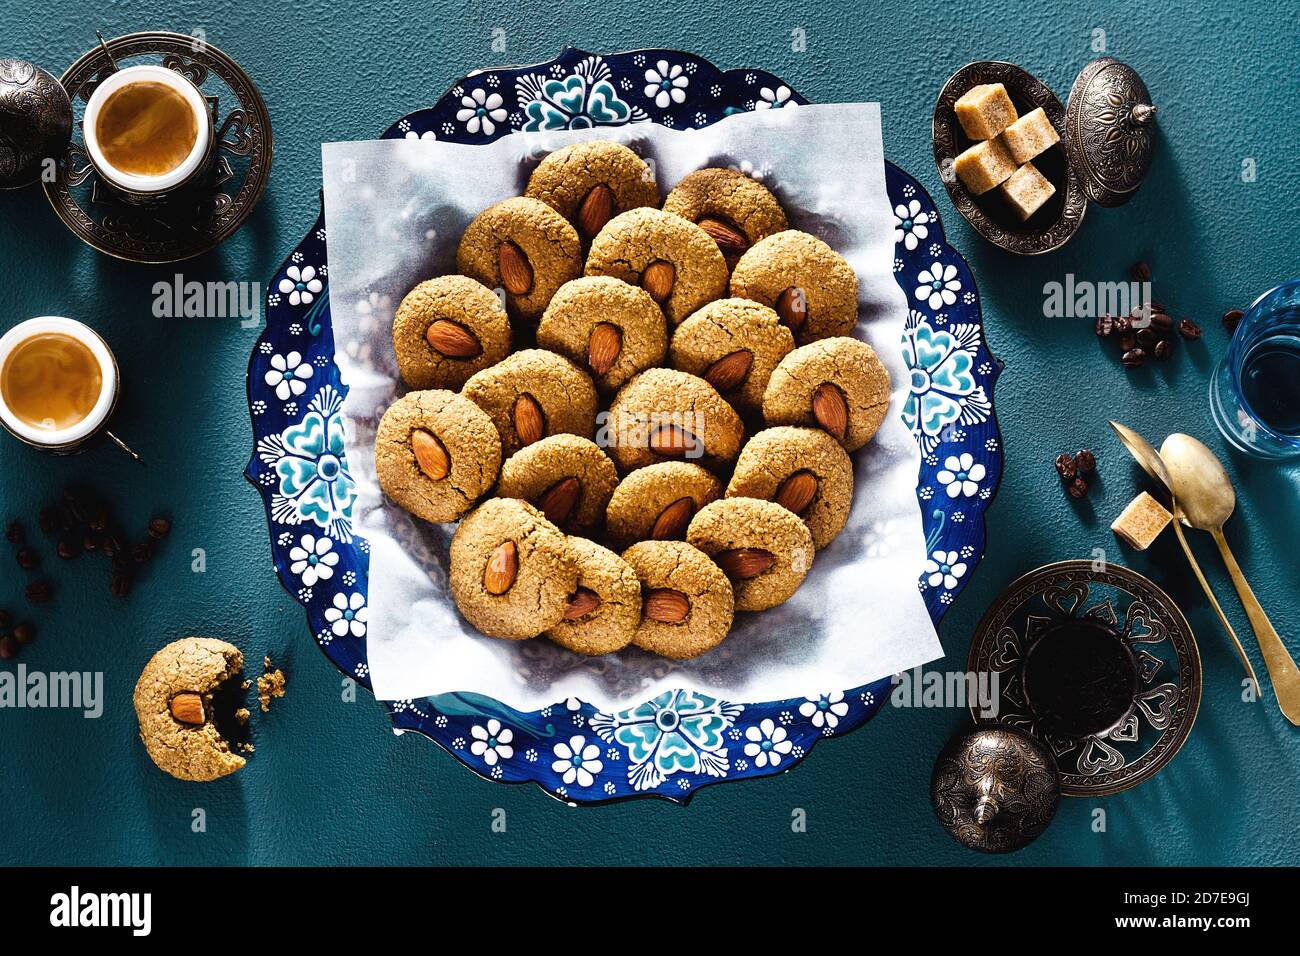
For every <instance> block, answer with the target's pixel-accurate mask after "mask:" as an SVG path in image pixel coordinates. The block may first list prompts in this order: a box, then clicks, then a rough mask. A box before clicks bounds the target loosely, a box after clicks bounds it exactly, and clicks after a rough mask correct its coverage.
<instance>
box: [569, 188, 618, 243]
mask: <svg viewBox="0 0 1300 956" xmlns="http://www.w3.org/2000/svg"><path fill="white" fill-rule="evenodd" d="M616 206H617V203H616V202H615V199H614V191H613V190H612V189H610V188H609V187H608V186H606V185H605V184H604V183H599V184H597V185H595V186H593V187H592V188H591V192H589V193H587V196H586V198H585V199H583V200H582V205H580V206H579V207H578V217H577V218H578V231H579V232H581V233H582V234H583V235H584V236H585V237H587V238H588V239H591V238H592V237H593V236H595V235H596V233H598V232H600V230H602V229H604V228H605V223H607V222H609V220H610V219H611V218H613V216H614V210H615V208H616Z"/></svg>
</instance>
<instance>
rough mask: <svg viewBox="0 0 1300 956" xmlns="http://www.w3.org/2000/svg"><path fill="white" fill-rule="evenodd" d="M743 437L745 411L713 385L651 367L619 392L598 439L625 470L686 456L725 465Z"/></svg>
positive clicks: (698, 460) (677, 372)
mask: <svg viewBox="0 0 1300 956" xmlns="http://www.w3.org/2000/svg"><path fill="white" fill-rule="evenodd" d="M744 437H745V426H744V424H743V423H742V422H741V420H740V416H739V415H737V414H736V412H735V409H733V408H732V407H731V406H730V405H728V404H727V403H726V402H725V401H724V400H723V398H722V396H721V395H719V394H718V392H717V389H715V388H714V387H713V386H712V385H710V384H709V383H708V382H706V381H704V379H702V378H698V377H696V376H694V375H688V374H687V373H686V372H679V371H677V370H676V369H670V368H652V369H647V370H646V371H644V372H642V373H641V374H640V375H637V376H636V377H635V378H633V379H632V381H630V382H628V383H627V384H626V385H624V386H623V388H622V389H621V390H620V391H619V393H618V394H617V395H615V396H614V401H613V402H612V403H611V404H610V406H609V419H608V421H607V422H606V423H605V424H604V425H603V426H602V427H601V431H600V432H599V433H598V434H597V438H596V441H597V443H598V444H600V445H602V446H603V447H605V448H608V449H609V452H610V454H611V455H613V456H614V460H615V461H616V462H618V466H619V467H620V468H622V469H623V471H624V472H625V473H626V472H629V471H632V470H634V469H636V468H641V467H644V466H645V465H653V464H654V463H655V462H657V461H668V460H682V459H684V460H686V461H695V462H697V463H698V464H702V465H705V466H708V467H711V468H720V467H725V466H726V465H727V464H728V463H729V462H732V461H734V460H735V458H736V455H737V453H738V452H739V451H740V444H741V441H742V440H743V439H744Z"/></svg>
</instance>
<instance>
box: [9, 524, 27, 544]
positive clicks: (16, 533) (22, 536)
mask: <svg viewBox="0 0 1300 956" xmlns="http://www.w3.org/2000/svg"><path fill="white" fill-rule="evenodd" d="M5 540H6V541H8V542H9V543H10V544H22V543H23V542H24V541H26V540H27V534H26V532H24V531H23V526H22V523H21V522H18V521H11V522H9V523H8V524H7V525H5Z"/></svg>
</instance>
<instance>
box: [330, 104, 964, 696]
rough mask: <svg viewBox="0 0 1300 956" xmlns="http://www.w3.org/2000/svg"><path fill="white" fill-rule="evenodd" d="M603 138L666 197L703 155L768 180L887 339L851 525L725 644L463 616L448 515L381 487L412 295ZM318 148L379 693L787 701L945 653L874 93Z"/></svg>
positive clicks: (875, 335) (741, 620)
mask: <svg viewBox="0 0 1300 956" xmlns="http://www.w3.org/2000/svg"><path fill="white" fill-rule="evenodd" d="M596 138H607V139H614V140H618V141H620V142H623V143H625V144H627V145H628V146H629V147H631V148H632V149H634V150H635V151H636V152H638V153H639V154H640V155H641V156H642V157H643V158H645V159H646V160H647V161H651V162H653V164H654V167H655V171H656V174H657V177H658V180H659V185H660V187H661V188H662V189H663V190H664V191H665V193H666V191H667V190H668V189H670V188H671V187H672V186H673V185H674V184H676V183H677V182H678V181H679V180H680V179H681V178H682V177H683V176H684V175H686V174H687V173H689V172H691V171H692V170H695V169H699V168H702V167H706V166H732V167H735V168H738V169H741V170H743V171H745V172H746V173H748V174H750V175H753V176H755V177H756V178H759V179H760V180H761V181H762V182H763V183H764V184H765V185H767V186H768V187H769V188H770V189H772V190H773V192H774V193H775V194H776V195H777V197H778V198H779V199H780V201H781V203H782V204H783V205H784V207H785V209H786V210H787V212H788V214H789V217H790V223H791V226H792V228H796V229H802V230H804V231H806V232H810V233H813V234H814V235H817V236H819V237H821V238H822V239H824V240H825V241H826V242H827V243H829V244H830V245H831V247H832V248H834V249H836V250H837V251H838V252H840V253H841V254H842V255H844V256H845V258H847V259H848V261H849V262H850V264H851V265H852V266H853V268H854V269H855V271H856V272H857V274H858V279H859V283H860V290H861V296H860V302H859V321H858V327H857V331H856V334H857V335H858V336H859V337H861V338H862V339H864V340H866V341H867V342H869V343H871V345H872V346H873V347H874V348H875V349H876V351H877V353H879V355H880V357H881V359H882V360H883V361H884V363H885V365H886V367H887V368H888V369H889V372H890V375H891V376H892V380H893V384H894V398H893V403H892V405H891V408H890V414H889V415H888V416H887V418H886V419H885V424H884V426H883V427H882V428H881V429H880V432H879V433H878V434H877V435H876V437H875V439H874V440H873V441H872V442H871V443H869V444H868V445H867V447H866V448H864V449H863V450H862V451H860V452H859V453H858V454H857V455H856V456H855V459H856V460H855V473H856V476H857V486H856V492H855V494H854V501H853V509H852V512H851V515H850V518H849V522H848V526H847V527H846V528H845V530H844V532H843V533H842V534H841V535H840V536H839V537H838V538H837V539H836V540H835V541H834V542H833V543H832V544H831V545H830V546H829V547H827V548H825V549H824V550H822V551H821V552H819V553H818V555H817V558H816V561H815V562H814V565H813V568H812V572H811V573H810V574H809V576H808V579H807V580H806V581H805V583H804V584H803V586H802V587H801V588H800V590H799V591H798V593H797V594H795V596H794V597H793V598H792V599H791V600H789V601H788V602H786V603H785V604H783V605H782V606H780V607H778V608H774V609H772V610H769V611H764V612H762V613H760V614H738V615H737V619H736V624H735V628H734V630H733V631H732V633H731V635H730V636H729V637H728V638H727V640H726V641H724V642H723V643H722V645H721V646H719V647H718V648H716V649H714V650H713V651H711V652H709V653H707V654H705V655H703V656H702V657H700V658H697V659H696V660H694V661H686V662H680V663H678V662H671V661H667V660H665V659H663V658H660V657H655V656H653V655H650V654H647V653H644V652H642V651H639V650H636V649H635V648H630V649H628V650H625V651H622V652H619V653H617V654H611V655H607V656H605V657H601V658H584V657H580V656H578V655H575V654H572V653H570V652H568V651H565V650H563V649H562V648H560V647H557V646H556V645H554V644H552V643H551V642H550V641H547V640H545V639H544V638H539V639H537V640H532V641H519V642H514V641H500V640H494V639H492V638H489V637H484V636H483V635H481V634H479V633H478V632H477V631H475V630H474V629H473V628H472V627H470V626H469V625H468V624H467V623H466V622H465V621H464V620H463V619H462V618H461V617H460V615H459V613H458V612H457V610H456V607H455V605H454V604H453V602H452V600H451V597H450V594H449V591H448V586H447V578H448V574H447V568H448V556H447V555H448V546H449V544H450V541H451V535H452V532H453V531H454V527H453V526H449V525H443V526H440V525H430V524H427V523H425V522H423V521H419V520H418V519H414V518H412V517H411V516H409V515H408V514H406V512H404V511H402V510H401V509H400V508H398V507H397V506H396V505H394V504H393V503H392V502H391V501H388V500H386V499H385V498H384V496H383V495H382V493H381V492H380V489H379V485H378V483H377V481H376V480H375V467H374V434H375V428H376V426H377V424H378V422H379V419H380V417H381V416H382V414H383V412H384V409H385V408H387V407H388V405H390V404H391V403H392V402H393V401H394V400H395V399H396V398H397V397H398V396H399V395H401V394H402V392H403V391H404V386H403V385H402V382H401V380H400V378H399V376H398V374H397V366H396V360H395V358H394V356H393V349H392V342H391V338H390V330H391V323H392V315H393V311H394V309H395V308H396V306H397V304H398V303H399V302H400V301H401V298H402V296H403V295H405V294H406V292H407V291H408V290H410V289H411V288H412V287H413V286H415V285H416V284H417V283H418V282H420V281H422V280H424V279H426V278H429V277H431V276H435V275H441V274H444V273H447V272H453V271H455V254H456V245H457V243H458V241H459V239H460V236H461V233H462V232H463V231H464V229H465V227H466V225H468V223H469V222H470V220H471V219H473V217H474V216H475V215H477V214H478V213H479V212H480V211H482V210H483V209H484V208H485V207H487V206H489V205H491V204H492V203H494V202H498V201H500V200H502V199H506V198H508V197H510V196H517V195H519V194H521V193H522V192H523V189H524V186H525V184H526V182H527V180H528V176H529V174H530V173H531V172H532V170H533V169H534V168H535V167H536V165H537V163H538V162H539V161H540V160H541V158H542V157H543V156H545V155H546V154H547V153H548V152H551V151H552V150H554V149H556V148H558V147H560V146H563V145H567V144H569V143H572V142H577V141H580V140H585V139H596ZM322 157H323V166H324V180H325V208H326V222H327V224H328V230H329V260H330V261H329V278H330V308H331V313H332V316H333V327H334V337H335V343H336V352H337V358H338V363H339V366H340V368H341V370H342V374H343V379H344V382H345V383H346V384H347V385H348V386H349V388H350V392H349V395H348V398H347V401H346V404H345V405H344V409H343V410H344V414H345V416H346V418H347V426H348V427H347V434H348V443H347V458H348V463H349V467H350V469H351V471H352V474H353V475H354V477H355V478H356V479H357V483H358V490H359V497H358V499H357V502H356V510H355V512H354V523H355V526H356V531H357V533H358V534H360V535H363V536H364V537H365V538H366V539H368V541H369V542H370V587H369V602H370V611H369V626H368V634H367V642H368V649H369V661H370V678H371V681H372V683H373V685H374V690H375V694H376V696H378V697H379V698H381V699H384V700H405V699H410V698H416V697H423V696H429V695H434V694H439V693H445V692H450V691H476V692H478V693H482V694H487V695H490V696H493V697H496V698H498V699H500V700H502V701H504V702H506V703H508V704H510V705H511V706H514V707H517V708H520V709H523V710H532V709H537V708H540V707H544V706H546V705H548V704H552V703H555V702H556V701H558V700H562V699H564V698H566V697H578V698H581V699H583V700H586V701H590V702H591V703H593V704H595V705H596V706H598V707H601V708H606V709H609V708H614V707H617V706H620V705H627V704H630V703H636V702H640V701H642V700H644V699H646V698H647V697H649V696H652V695H653V694H655V693H657V692H658V691H660V690H663V689H667V688H670V687H687V688H692V689H698V690H702V691H705V692H707V693H710V694H714V695H717V696H721V697H724V698H727V699H730V700H736V701H761V700H776V699H780V698H786V697H794V696H800V695H804V694H811V693H814V692H823V691H826V690H828V689H844V688H849V687H855V686H857V685H860V684H863V683H867V682H869V681H872V680H875V679H878V678H881V677H885V676H887V675H890V674H893V673H896V672H899V671H902V670H906V669H908V668H911V667H914V666H916V665H919V664H923V663H925V662H928V661H931V660H933V659H935V658H936V657H939V656H941V655H942V653H943V651H942V648H941V647H940V645H939V641H938V638H937V636H936V635H935V632H934V628H933V625H932V624H931V622H930V616H929V614H928V613H927V611H926V609H925V605H924V603H923V602H922V600H921V595H920V593H919V591H918V589H917V577H918V575H919V574H920V571H921V565H922V563H923V562H924V560H925V541H924V535H923V533H922V528H921V516H920V510H919V508H918V506H917V501H916V495H915V488H916V479H917V469H918V466H919V460H920V455H919V452H918V450H917V447H916V444H915V442H914V441H913V440H912V437H911V436H910V434H909V433H908V430H907V429H906V428H905V427H904V426H903V424H902V422H901V420H900V419H899V415H898V412H899V408H900V407H901V403H902V399H903V398H904V397H905V395H906V393H907V386H908V375H907V372H906V369H905V368H904V366H903V362H902V358H901V352H900V346H899V341H900V336H901V334H902V329H903V322H904V319H905V318H906V315H907V302H906V297H905V296H904V295H903V293H902V291H901V290H900V289H899V287H898V285H897V283H896V282H895V280H894V277H893V257H894V239H893V225H892V220H891V219H890V206H889V202H888V199H887V196H886V193H885V175H884V152H883V149H882V147H881V139H880V111H879V106H878V104H874V103H871V104H860V105H842V106H800V107H797V108H787V109H781V110H770V111H765V112H755V113H745V114H738V115H735V116H732V117H728V118H727V119H725V120H723V121H721V122H719V123H716V124H714V125H712V126H709V127H706V128H703V129H695V130H683V131H678V130H671V129H666V128H664V127H662V126H658V125H653V124H649V123H641V124H635V125H631V126H623V127H616V128H602V129H599V130H574V131H566V132H562V133H517V134H514V135H511V136H506V137H503V138H501V139H499V140H497V141H496V142H494V143H491V144H489V145H483V146H468V145H461V144H455V143H443V142H439V141H436V140H414V139H409V140H386V141H371V142H356V143H327V144H325V145H324V146H323V147H322Z"/></svg>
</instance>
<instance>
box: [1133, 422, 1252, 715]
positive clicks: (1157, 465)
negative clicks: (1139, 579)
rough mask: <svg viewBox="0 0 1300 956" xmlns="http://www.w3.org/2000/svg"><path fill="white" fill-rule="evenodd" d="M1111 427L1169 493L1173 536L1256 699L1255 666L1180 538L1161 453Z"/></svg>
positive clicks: (1170, 483)
mask: <svg viewBox="0 0 1300 956" xmlns="http://www.w3.org/2000/svg"><path fill="white" fill-rule="evenodd" d="M1110 427H1111V428H1113V429H1115V434H1116V435H1118V436H1119V440H1120V441H1122V442H1123V443H1124V446H1125V447H1126V448H1128V450H1129V452H1130V453H1131V454H1132V455H1133V457H1134V458H1136V459H1137V463H1138V464H1139V465H1141V466H1142V470H1143V471H1145V472H1146V473H1147V474H1148V475H1150V476H1151V478H1152V479H1153V480H1154V481H1155V482H1156V483H1157V484H1160V485H1163V486H1164V489H1165V491H1166V492H1168V494H1169V510H1170V511H1172V512H1173V515H1174V521H1173V527H1174V536H1175V537H1177V538H1178V543H1179V544H1180V545H1182V548H1183V554H1185V555H1186V556H1187V563H1188V564H1190V565H1191V566H1192V571H1193V573H1195V575H1196V580H1197V581H1199V582H1200V584H1201V590H1202V591H1204V592H1205V596H1206V597H1207V598H1209V599H1210V606H1211V607H1212V608H1214V613H1215V614H1217V615H1218V616H1219V623H1220V624H1222V625H1223V629H1224V630H1225V631H1227V632H1228V636H1229V637H1230V638H1232V646H1233V647H1235V648H1236V649H1237V657H1238V658H1240V659H1241V666H1242V667H1244V668H1245V669H1246V676H1247V677H1249V678H1250V683H1251V684H1252V685H1253V687H1254V688H1255V696H1256V697H1259V696H1260V690H1259V678H1258V677H1256V676H1255V666H1254V665H1253V664H1251V662H1250V658H1249V657H1248V656H1247V655H1246V649H1245V648H1244V647H1242V646H1241V639H1240V638H1239V637H1237V632H1236V631H1234V630H1233V629H1232V625H1231V624H1229V623H1228V617H1227V615H1226V614H1224V613H1223V608H1221V607H1219V599H1218V598H1216V597H1215V596H1214V591H1212V590H1211V589H1210V582H1209V581H1207V580H1205V574H1204V573H1203V572H1202V571H1201V566H1200V565H1199V564H1198V563H1197V562H1196V556H1195V555H1194V554H1192V549H1191V547H1190V546H1189V545H1188V544H1187V538H1186V537H1184V535H1183V529H1182V523H1181V522H1182V518H1183V512H1182V509H1181V508H1180V507H1179V506H1178V498H1177V497H1176V496H1175V495H1174V483H1173V480H1172V479H1171V478H1170V477H1169V471H1168V470H1167V469H1166V468H1165V463H1164V461H1162V460H1161V458H1160V454H1159V453H1158V452H1157V451H1156V450H1155V449H1154V448H1152V447H1151V443H1150V442H1149V441H1147V440H1146V439H1145V438H1143V437H1142V436H1141V435H1139V434H1138V433H1137V432H1135V431H1134V430H1133V429H1131V428H1129V427H1127V426H1125V425H1121V424H1120V423H1119V422H1111V423H1110Z"/></svg>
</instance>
